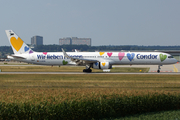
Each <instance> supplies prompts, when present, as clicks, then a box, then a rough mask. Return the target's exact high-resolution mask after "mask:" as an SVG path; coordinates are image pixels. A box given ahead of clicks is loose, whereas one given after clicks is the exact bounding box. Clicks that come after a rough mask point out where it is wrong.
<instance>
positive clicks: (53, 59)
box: [9, 52, 177, 65]
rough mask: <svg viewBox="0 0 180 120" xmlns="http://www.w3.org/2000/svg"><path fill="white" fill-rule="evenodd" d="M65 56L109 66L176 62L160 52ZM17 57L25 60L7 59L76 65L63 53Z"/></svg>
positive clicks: (99, 53)
mask: <svg viewBox="0 0 180 120" xmlns="http://www.w3.org/2000/svg"><path fill="white" fill-rule="evenodd" d="M67 54H68V55H69V56H71V57H74V58H83V59H90V60H97V61H99V62H109V64H110V65H165V64H174V63H176V62H177V60H176V59H175V58H173V57H172V56H171V55H169V54H167V53H161V52H67ZM15 55H16V54H15ZM18 56H21V57H23V58H25V59H20V58H12V57H9V58H11V59H14V60H16V61H22V62H27V63H33V64H39V65H75V64H76V63H75V62H72V61H71V59H69V58H66V57H64V54H63V52H34V53H31V54H27V53H25V54H18Z"/></svg>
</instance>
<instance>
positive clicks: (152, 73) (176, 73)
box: [0, 72, 180, 75]
mask: <svg viewBox="0 0 180 120" xmlns="http://www.w3.org/2000/svg"><path fill="white" fill-rule="evenodd" d="M0 74H74V75H76V74H100V75H103V74H109V75H119V74H121V75H128V74H129V75H165V74H166V75H180V72H161V73H156V72H149V73H111V72H106V73H104V72H100V73H95V72H94V73H93V72H92V73H83V72H0Z"/></svg>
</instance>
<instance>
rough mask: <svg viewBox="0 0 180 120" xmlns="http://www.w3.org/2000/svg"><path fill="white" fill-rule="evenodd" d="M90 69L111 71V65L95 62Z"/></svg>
mask: <svg viewBox="0 0 180 120" xmlns="http://www.w3.org/2000/svg"><path fill="white" fill-rule="evenodd" d="M92 68H94V69H111V68H112V65H110V64H109V62H96V63H93V66H92Z"/></svg>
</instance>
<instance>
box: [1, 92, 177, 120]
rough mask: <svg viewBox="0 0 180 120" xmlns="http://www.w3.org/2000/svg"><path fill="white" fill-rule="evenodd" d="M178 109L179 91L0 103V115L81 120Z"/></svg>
mask: <svg viewBox="0 0 180 120" xmlns="http://www.w3.org/2000/svg"><path fill="white" fill-rule="evenodd" d="M177 109H180V95H175V94H174V95H172V94H168V95H167V94H158V93H155V94H148V95H143V96H122V95H110V96H105V95H102V96H100V97H98V98H93V99H85V100H80V101H79V100H73V101H69V100H68V101H64V102H62V103H58V104H53V103H49V102H48V101H44V102H41V103H40V104H33V103H5V102H1V103H0V119H61V120H74V119H76V120H77V119H78V120H84V119H86V120H87V119H103V118H111V119H112V118H118V117H125V116H130V115H134V114H142V113H148V112H159V111H167V110H177Z"/></svg>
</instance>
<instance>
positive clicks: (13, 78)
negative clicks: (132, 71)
mask: <svg viewBox="0 0 180 120" xmlns="http://www.w3.org/2000/svg"><path fill="white" fill-rule="evenodd" d="M179 78H180V75H110V74H101V75H99V74H77V75H75V74H73V75H70V74H68V75H66V74H59V75H58V74H47V75H44V74H40V75H39V74H35V75H33V74H9V75H8V74H1V76H0V87H1V88H13V87H14V88H18V87H21V88H23V87H34V88H35V87H41V88H124V89H159V90H175V91H176V90H179V88H180V82H179Z"/></svg>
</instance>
